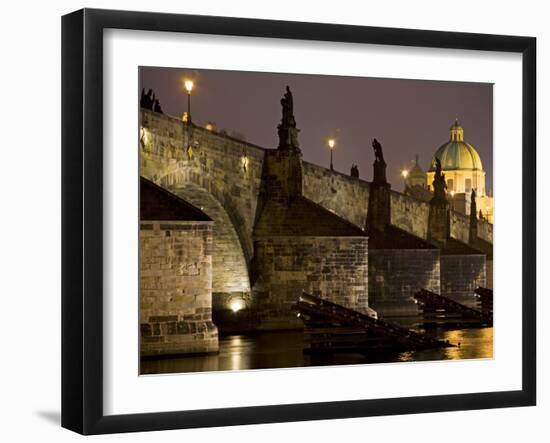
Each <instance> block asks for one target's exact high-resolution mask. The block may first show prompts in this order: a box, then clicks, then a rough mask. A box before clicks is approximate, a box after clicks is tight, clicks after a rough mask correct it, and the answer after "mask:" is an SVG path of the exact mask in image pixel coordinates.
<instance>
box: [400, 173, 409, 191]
mask: <svg viewBox="0 0 550 443" xmlns="http://www.w3.org/2000/svg"><path fill="white" fill-rule="evenodd" d="M408 176H409V170H408V169H402V170H401V177H403V187H404V189H405V190H407V177H408Z"/></svg>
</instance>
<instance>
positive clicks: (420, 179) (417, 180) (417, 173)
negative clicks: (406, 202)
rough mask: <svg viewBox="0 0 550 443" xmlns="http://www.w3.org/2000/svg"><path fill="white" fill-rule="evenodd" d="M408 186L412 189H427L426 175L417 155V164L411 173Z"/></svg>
mask: <svg viewBox="0 0 550 443" xmlns="http://www.w3.org/2000/svg"><path fill="white" fill-rule="evenodd" d="M407 185H408V186H410V187H413V186H420V187H421V188H425V187H426V173H425V172H424V171H423V170H422V168H421V167H420V165H419V164H418V154H416V157H415V164H414V166H413V168H412V169H411V171H410V172H409V177H408V180H407Z"/></svg>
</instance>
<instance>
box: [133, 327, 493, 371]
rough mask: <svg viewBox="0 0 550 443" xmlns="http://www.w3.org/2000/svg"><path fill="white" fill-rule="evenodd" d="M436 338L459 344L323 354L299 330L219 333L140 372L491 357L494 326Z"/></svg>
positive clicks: (434, 332)
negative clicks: (193, 350) (202, 348)
mask: <svg viewBox="0 0 550 443" xmlns="http://www.w3.org/2000/svg"><path fill="white" fill-rule="evenodd" d="M428 333H429V334H430V335H432V336H434V337H438V338H440V339H442V340H449V342H450V343H451V344H454V345H457V346H456V347H451V348H441V349H429V350H425V351H413V352H401V353H391V354H390V353H377V354H374V355H365V354H362V353H356V352H346V353H335V354H327V355H309V354H304V353H303V347H304V335H303V334H302V333H300V332H278V333H262V334H254V335H230V336H226V337H220V352H219V353H218V354H210V355H205V356H187V357H176V358H159V359H145V360H143V361H142V362H141V373H142V374H159V373H177V372H203V371H236V370H242V369H269V368H293V367H301V366H327V365H346V364H366V363H389V362H410V361H429V360H459V359H472V358H492V357H493V328H482V329H457V330H449V331H445V330H432V331H429V332H428Z"/></svg>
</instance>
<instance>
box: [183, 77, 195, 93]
mask: <svg viewBox="0 0 550 443" xmlns="http://www.w3.org/2000/svg"><path fill="white" fill-rule="evenodd" d="M183 85H184V86H185V90H186V91H187V92H188V93H189V94H190V93H191V91H192V90H193V80H185V81H184V82H183Z"/></svg>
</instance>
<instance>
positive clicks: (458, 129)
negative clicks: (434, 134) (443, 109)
mask: <svg viewBox="0 0 550 443" xmlns="http://www.w3.org/2000/svg"><path fill="white" fill-rule="evenodd" d="M451 141H452V142H463V141H464V129H463V128H462V126H460V125H459V124H458V118H456V119H455V122H454V124H453V126H451Z"/></svg>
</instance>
